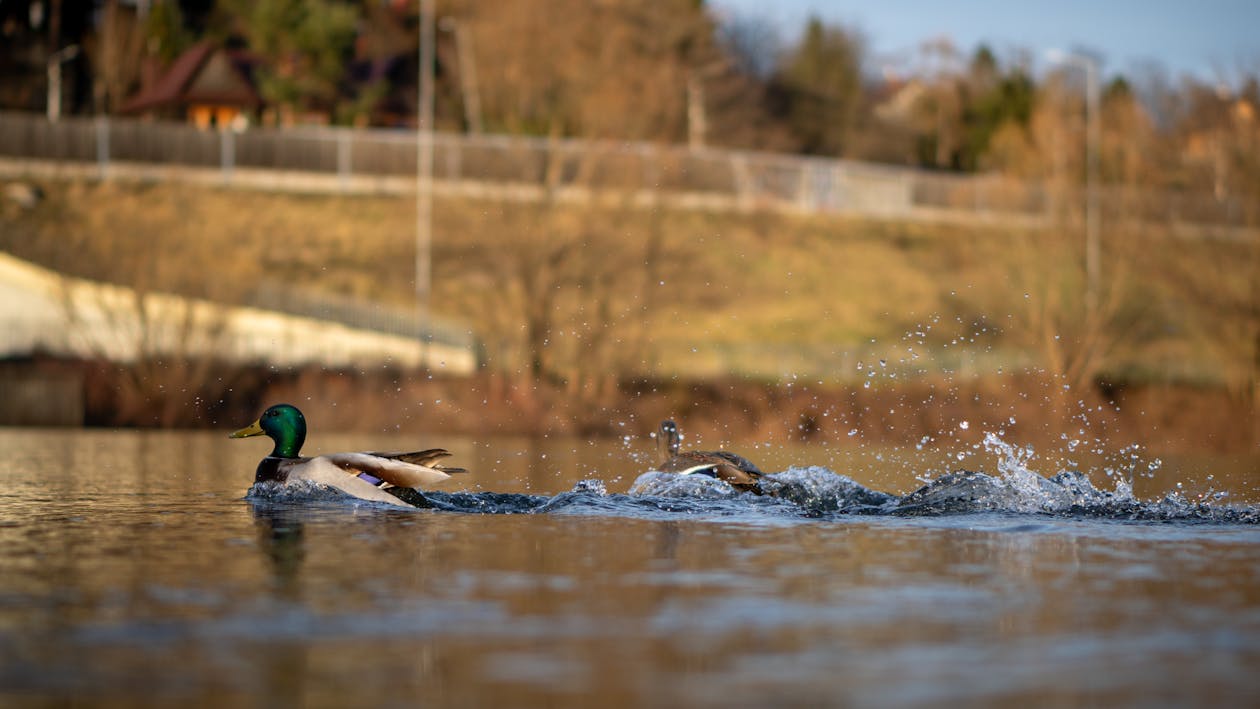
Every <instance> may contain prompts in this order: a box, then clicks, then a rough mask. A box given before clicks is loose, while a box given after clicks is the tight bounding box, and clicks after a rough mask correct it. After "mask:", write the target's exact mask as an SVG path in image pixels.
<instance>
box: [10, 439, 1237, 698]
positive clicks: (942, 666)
mask: <svg viewBox="0 0 1260 709" xmlns="http://www.w3.org/2000/svg"><path fill="white" fill-rule="evenodd" d="M225 433H226V430H225V431H224V432H221V433H195V434H194V433H137V432H113V431H47V430H18V429H0V450H2V451H4V455H3V468H2V470H0V479H3V481H4V486H3V488H0V706H4V707H26V706H30V707H43V706H117V707H134V706H163V707H165V706H242V707H255V706H256V707H284V706H303V707H344V706H399V707H402V706H457V707H492V706H501V707H530V706H573V707H586V706H601V707H623V706H624V707H630V706H661V707H671V706H695V707H764V706H776V707H778V706H1062V707H1073V706H1117V705H1121V706H1123V705H1127V706H1142V707H1152V706H1154V707H1158V706H1185V705H1201V706H1254V705H1255V703H1256V701H1257V698H1258V697H1260V524H1257V522H1258V520H1260V508H1258V507H1257V503H1260V479H1258V475H1260V473H1258V472H1257V471H1258V466H1257V463H1258V462H1260V461H1257V459H1256V458H1255V457H1254V456H1253V457H1241V458H1235V459H1208V458H1200V459H1183V460H1165V461H1163V462H1162V465H1158V466H1157V465H1153V464H1151V463H1150V462H1149V461H1146V460H1144V459H1140V457H1139V456H1133V455H1130V454H1128V453H1125V454H1120V455H1118V456H1112V457H1110V458H1108V456H1107V455H1099V456H1097V458H1098V459H1097V460H1096V461H1093V462H1086V463H1081V464H1079V467H1081V469H1082V470H1084V471H1085V472H1086V473H1088V477H1089V478H1090V480H1092V483H1090V482H1089V481H1086V480H1085V479H1084V478H1081V477H1072V476H1069V477H1066V478H1062V477H1061V478H1059V482H1058V483H1054V486H1052V487H1045V485H1050V484H1049V483H1044V484H1043V483H1040V482H1037V481H1038V480H1042V479H1043V478H1042V477H1041V476H1038V477H1037V478H1036V480H1034V479H1033V478H1032V477H1031V475H1032V473H1033V472H1036V473H1041V474H1042V475H1044V476H1046V477H1048V476H1051V475H1053V474H1055V473H1057V472H1059V470H1058V465H1059V463H1057V462H1055V461H1057V460H1058V459H1059V458H1061V457H1062V454H1059V453H1056V454H1049V453H1048V452H1039V453H1038V454H1037V455H1032V451H1031V450H1030V449H1028V448H1026V447H1020V446H1017V445H1012V444H1011V443H1009V442H1006V441H1003V440H1001V439H1000V438H997V439H990V440H989V441H988V445H983V446H980V447H978V448H977V447H970V446H969V447H968V448H967V450H966V453H965V455H963V456H962V458H963V459H964V460H962V462H961V464H963V465H965V467H968V468H970V469H980V470H984V471H985V472H987V473H989V474H990V476H991V477H989V478H983V479H969V480H955V481H954V482H952V483H950V485H942V486H939V487H937V488H934V489H933V490H932V491H930V492H931V494H926V495H920V496H917V497H914V496H911V497H906V498H898V497H886V498H885V497H881V496H879V495H878V494H876V492H873V491H886V492H891V493H896V494H903V493H907V492H910V491H912V490H913V489H914V488H916V487H918V486H919V485H920V484H921V481H920V480H918V479H916V478H921V477H928V476H936V475H939V474H940V473H942V472H945V471H946V470H948V469H949V467H948V466H950V465H951V463H958V462H959V455H958V454H957V453H956V452H954V451H949V450H945V451H930V452H924V451H918V450H910V451H896V450H874V449H870V450H868V449H865V448H860V447H858V448H852V449H845V450H835V449H828V448H823V447H803V446H802V447H789V448H777V447H776V448H763V449H755V448H754V449H752V450H749V449H747V448H745V449H742V452H745V453H747V454H749V457H752V458H754V459H756V460H757V461H758V462H760V463H762V467H763V468H765V469H768V470H782V469H785V468H788V467H789V466H793V465H794V466H797V467H795V468H794V469H792V470H790V471H789V472H787V473H785V474H783V475H782V476H781V478H782V480H783V481H784V482H783V485H784V486H785V487H784V491H785V492H784V494H785V495H786V497H788V498H790V499H780V498H769V497H755V496H751V495H740V496H732V495H730V494H728V493H727V492H726V491H724V490H723V489H722V488H721V486H720V485H717V484H715V483H712V482H710V481H708V480H706V479H704V478H694V477H693V478H691V479H686V480H681V481H680V480H678V479H666V478H663V477H659V476H649V477H646V478H639V474H640V473H641V472H643V471H644V470H646V469H647V467H648V465H649V463H650V456H648V455H647V448H648V446H647V444H640V443H637V442H633V441H631V442H628V443H619V442H611V443H609V442H599V443H593V442H586V441H573V440H563V441H546V440H543V441H529V440H510V439H496V440H494V441H491V442H482V443H476V444H474V443H473V442H470V441H464V440H454V441H452V440H449V439H442V440H437V441H424V440H421V441H414V440H401V439H397V438H394V437H391V436H335V437H334V436H321V435H320V434H319V432H318V431H316V432H314V433H313V434H312V436H311V438H310V439H309V441H308V452H312V453H315V452H319V451H320V450H347V449H354V450H361V449H384V448H394V449H398V448H409V447H413V445H412V444H414V443H418V444H420V445H422V446H423V445H433V444H436V443H440V444H443V445H445V446H446V447H448V448H450V449H452V450H453V451H454V452H455V457H454V458H453V459H452V461H453V463H454V464H462V465H465V466H466V467H468V468H470V469H472V470H473V471H474V472H473V474H472V475H470V476H469V477H467V478H460V479H458V480H456V481H453V482H452V483H447V484H445V485H444V486H443V487H442V488H440V489H439V490H438V491H433V492H431V493H429V496H428V497H429V499H430V501H431V504H432V505H433V507H434V508H433V509H420V510H402V509H382V508H380V507H376V506H373V505H372V504H367V503H361V502H356V501H354V500H348V499H344V498H337V497H335V496H332V495H329V494H327V493H324V492H321V491H319V490H312V489H292V490H274V489H264V490H255V491H253V492H252V493H251V494H250V495H248V496H247V495H246V491H247V490H248V489H249V483H250V481H251V480H252V475H253V469H254V466H255V464H256V462H257V460H258V458H259V457H261V456H262V455H263V454H264V453H265V452H266V451H267V450H268V449H269V448H268V446H269V443H268V442H266V441H261V440H257V439H254V440H250V441H230V440H228V439H227V438H226V437H225V435H224V434H225ZM1118 460H1119V461H1121V463H1122V464H1119V463H1116V461H1118ZM1108 461H1110V462H1108ZM810 466H814V467H810ZM1039 466H1045V467H1039ZM833 471H834V473H842V474H844V475H846V476H848V477H846V478H841V477H838V476H837V475H835V474H833ZM1030 471H1032V472H1030ZM850 479H851V480H850ZM636 480H637V483H636ZM632 484H637V487H636V494H634V495H627V494H626V491H627V490H628V489H629V488H630V487H631V485H632ZM1179 484H1180V486H1179ZM1130 486H1131V489H1132V491H1133V493H1134V494H1133V495H1130V494H1129V493H1128V491H1129V489H1130ZM789 493H790V494H789Z"/></svg>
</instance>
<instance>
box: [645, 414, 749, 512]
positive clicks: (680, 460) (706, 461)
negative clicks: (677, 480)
mask: <svg viewBox="0 0 1260 709" xmlns="http://www.w3.org/2000/svg"><path fill="white" fill-rule="evenodd" d="M680 443H681V436H679V434H678V425H677V424H675V423H674V422H673V420H672V419H665V420H664V421H661V430H660V432H659V434H658V435H657V437H656V445H657V448H658V449H660V451H661V454H662V455H661V464H660V465H659V466H658V467H657V470H659V471H660V472H662V473H677V474H678V475H691V474H700V475H708V476H709V477H713V478H717V479H718V480H722V481H725V482H726V483H728V484H730V486H731V487H733V488H735V489H736V490H739V491H740V492H751V493H754V494H757V495H760V494H762V493H763V492H764V491H763V490H762V489H761V484H760V482H761V478H762V477H763V476H764V475H765V474H764V473H762V472H761V470H760V469H758V468H757V466H755V465H753V464H752V462H750V461H749V460H748V459H747V458H744V457H743V456H740V455H736V454H734V453H730V452H728V451H679V447H680Z"/></svg>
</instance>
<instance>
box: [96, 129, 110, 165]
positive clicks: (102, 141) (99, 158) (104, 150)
mask: <svg viewBox="0 0 1260 709" xmlns="http://www.w3.org/2000/svg"><path fill="white" fill-rule="evenodd" d="M96 171H97V176H98V178H99V179H101V180H106V179H108V178H109V116H108V115H105V114H101V115H98V116H97V117H96Z"/></svg>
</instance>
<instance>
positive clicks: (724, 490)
mask: <svg viewBox="0 0 1260 709" xmlns="http://www.w3.org/2000/svg"><path fill="white" fill-rule="evenodd" d="M763 489H765V491H766V494H763V495H754V494H752V493H746V492H739V491H737V490H735V489H734V488H732V487H731V486H730V485H728V484H727V483H725V482H723V481H721V480H717V479H714V478H711V477H708V476H704V475H679V474H674V473H662V472H656V471H650V472H647V473H644V474H643V475H641V476H639V478H638V479H636V480H635V481H634V483H633V484H632V485H631V487H630V490H629V491H628V492H626V493H610V492H608V490H607V488H606V486H605V484H604V483H603V482H602V481H600V480H596V479H592V480H583V481H581V482H579V483H578V484H577V485H575V486H574V487H573V489H571V490H568V491H565V492H561V493H559V494H556V495H532V494H523V493H498V492H440V491H432V490H426V491H423V492H421V491H416V490H399V491H396V494H399V496H400V497H401V498H402V499H403V500H404V501H405V502H408V503H410V504H412V505H413V506H415V507H417V508H422V509H432V510H440V511H445V512H455V513H465V514H595V515H618V516H631V517H641V518H648V519H661V518H669V517H672V516H678V515H687V516H693V517H694V516H697V515H699V516H704V517H714V518H731V517H742V518H745V519H746V520H751V519H753V518H756V519H759V520H762V521H765V520H772V519H776V518H778V519H784V520H786V519H793V518H795V519H800V518H803V517H804V518H828V517H837V516H846V515H872V516H891V517H930V516H948V515H963V514H978V513H1002V514H1018V515H1037V516H1044V515H1049V516H1057V517H1075V518H1088V519H1112V520H1135V521H1181V522H1204V523H1221V524H1248V525H1251V524H1260V507H1257V506H1241V505H1240V506H1235V505H1227V504H1217V503H1209V502H1202V501H1193V500H1188V499H1186V498H1184V497H1183V496H1181V495H1180V494H1177V493H1171V494H1169V495H1166V496H1165V497H1163V498H1162V499H1159V500H1153V501H1143V500H1139V499H1137V498H1135V497H1134V496H1133V495H1132V493H1131V491H1130V489H1129V486H1128V485H1126V484H1124V483H1123V482H1121V483H1117V485H1116V488H1115V489H1113V490H1101V489H1099V488H1098V487H1096V486H1095V485H1094V484H1093V483H1092V482H1091V481H1090V479H1089V478H1088V477H1087V476H1086V475H1084V474H1083V473H1080V472H1074V471H1066V472H1061V473H1059V474H1057V475H1055V476H1053V477H1050V478H1044V477H1041V476H1038V475H1035V474H1029V475H1028V476H1023V475H1020V476H1009V475H1007V476H1001V477H999V476H992V475H988V474H985V473H980V472H973V471H958V472H953V473H948V474H946V475H942V476H940V477H938V478H936V479H934V480H932V481H930V482H928V483H927V484H925V485H924V486H923V487H921V488H919V489H917V490H915V491H913V492H910V493H908V494H905V495H900V496H898V495H893V494H890V493H887V492H881V491H879V490H872V489H870V488H868V487H865V486H863V485H862V484H860V483H858V482H856V481H854V480H852V479H851V478H849V477H847V476H845V475H841V474H838V473H836V472H833V471H831V470H828V469H827V468H824V467H819V466H810V467H803V468H789V469H788V470H785V471H783V472H780V473H772V474H769V475H767V476H766V479H765V480H764V481H763ZM247 499H249V500H251V501H253V502H256V503H262V504H286V505H289V504H303V505H309V504H321V503H327V504H346V503H347V502H349V503H352V504H355V505H363V506H372V507H380V508H382V509H398V508H393V507H389V506H386V505H382V504H380V503H374V502H368V501H363V500H358V499H355V498H350V497H348V496H347V495H345V493H343V492H341V491H339V490H335V489H331V488H327V487H323V486H320V485H318V484H315V483H310V482H307V481H302V482H298V483H294V484H290V485H279V484H276V483H259V484H256V485H254V487H252V488H251V489H250V492H249V494H248V495H247Z"/></svg>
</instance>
